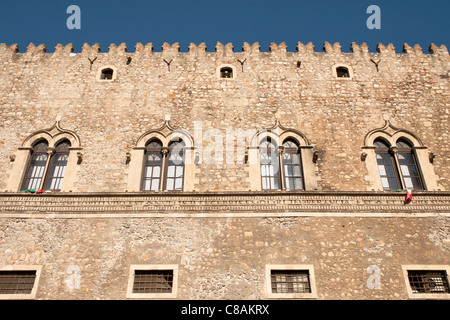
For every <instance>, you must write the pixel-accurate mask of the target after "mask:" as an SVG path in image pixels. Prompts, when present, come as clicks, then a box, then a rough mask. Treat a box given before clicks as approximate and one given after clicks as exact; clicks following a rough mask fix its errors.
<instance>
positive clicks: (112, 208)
mask: <svg viewBox="0 0 450 320" xmlns="http://www.w3.org/2000/svg"><path fill="white" fill-rule="evenodd" d="M404 199H405V192H356V191H348V192H343V191H339V192H337V191H336V192H333V191H328V192H326V191H314V192H308V191H303V192H281V191H278V192H277V191H275V192H182V193H181V192H180V193H174V192H158V193H143V192H136V193H134V192H133V193H130V192H125V193H71V192H67V193H63V192H58V193H43V194H29V193H2V194H0V217H2V218H7V217H22V218H48V217H53V218H56V217H58V218H106V217H277V216H355V217H430V216H436V217H442V216H447V217H450V192H425V191H423V192H418V191H417V192H413V200H412V202H410V203H409V204H405V203H404Z"/></svg>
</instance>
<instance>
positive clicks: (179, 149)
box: [164, 139, 186, 191]
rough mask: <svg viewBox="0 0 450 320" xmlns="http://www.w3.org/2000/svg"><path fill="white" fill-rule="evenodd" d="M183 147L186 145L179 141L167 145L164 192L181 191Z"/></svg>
mask: <svg viewBox="0 0 450 320" xmlns="http://www.w3.org/2000/svg"><path fill="white" fill-rule="evenodd" d="M185 146H186V144H185V143H184V142H183V140H181V139H179V140H177V141H172V142H170V144H169V153H168V156H167V161H166V162H167V165H166V167H167V170H166V178H165V180H164V182H165V187H164V189H165V190H170V191H183V182H184V148H185Z"/></svg>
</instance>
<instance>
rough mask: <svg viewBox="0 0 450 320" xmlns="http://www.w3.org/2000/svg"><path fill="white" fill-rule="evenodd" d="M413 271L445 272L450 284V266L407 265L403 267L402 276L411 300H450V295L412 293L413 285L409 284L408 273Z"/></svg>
mask: <svg viewBox="0 0 450 320" xmlns="http://www.w3.org/2000/svg"><path fill="white" fill-rule="evenodd" d="M413 270H425V271H445V273H446V275H447V282H448V283H450V265H436V264H407V265H402V274H403V278H404V280H405V285H406V291H407V293H408V298H409V299H420V300H427V299H436V300H438V299H439V300H441V299H445V300H447V299H448V300H450V294H449V293H414V292H412V289H411V285H410V283H409V278H408V271H413Z"/></svg>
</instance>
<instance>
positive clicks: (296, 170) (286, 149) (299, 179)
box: [282, 138, 304, 190]
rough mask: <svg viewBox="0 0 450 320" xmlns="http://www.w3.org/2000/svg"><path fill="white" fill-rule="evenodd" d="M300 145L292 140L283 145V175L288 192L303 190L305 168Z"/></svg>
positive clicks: (287, 140) (289, 139)
mask: <svg viewBox="0 0 450 320" xmlns="http://www.w3.org/2000/svg"><path fill="white" fill-rule="evenodd" d="M298 147H299V144H298V142H297V141H295V140H294V139H292V138H288V139H286V140H285V141H284V143H283V157H282V160H283V175H284V188H285V189H286V190H303V189H304V183H303V168H302V159H301V154H300V152H299V148H298Z"/></svg>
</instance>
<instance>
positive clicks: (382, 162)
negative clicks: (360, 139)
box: [374, 138, 401, 190]
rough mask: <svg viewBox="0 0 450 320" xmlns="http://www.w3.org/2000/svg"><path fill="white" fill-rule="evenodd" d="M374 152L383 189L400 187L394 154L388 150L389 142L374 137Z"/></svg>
mask: <svg viewBox="0 0 450 320" xmlns="http://www.w3.org/2000/svg"><path fill="white" fill-rule="evenodd" d="M374 146H375V154H376V159H377V165H378V172H379V174H380V178H381V185H382V186H383V189H384V190H397V189H401V188H400V186H401V184H400V181H399V176H398V171H397V168H396V165H395V158H394V155H393V154H392V153H391V152H390V149H389V147H390V146H389V143H388V142H386V141H384V140H382V139H379V138H378V139H376V140H375V141H374Z"/></svg>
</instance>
